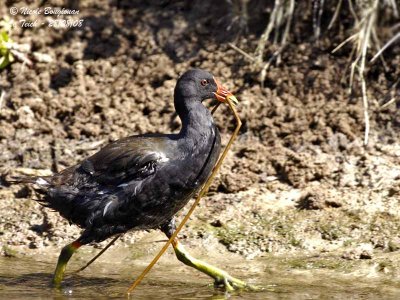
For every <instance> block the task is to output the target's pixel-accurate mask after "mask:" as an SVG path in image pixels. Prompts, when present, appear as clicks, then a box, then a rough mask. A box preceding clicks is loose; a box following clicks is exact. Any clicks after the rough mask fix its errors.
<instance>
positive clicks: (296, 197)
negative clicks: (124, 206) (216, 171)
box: [0, 1, 400, 274]
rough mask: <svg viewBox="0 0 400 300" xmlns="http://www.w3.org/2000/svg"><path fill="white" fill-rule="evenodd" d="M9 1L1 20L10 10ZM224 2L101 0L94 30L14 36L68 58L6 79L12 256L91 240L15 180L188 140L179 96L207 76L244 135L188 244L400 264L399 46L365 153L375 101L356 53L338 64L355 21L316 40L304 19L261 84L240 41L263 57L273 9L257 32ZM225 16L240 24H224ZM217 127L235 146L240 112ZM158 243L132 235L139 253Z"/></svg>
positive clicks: (6, 209) (3, 244)
mask: <svg viewBox="0 0 400 300" xmlns="http://www.w3.org/2000/svg"><path fill="white" fill-rule="evenodd" d="M56 2H57V1H55V2H54V6H55V5H57V4H56ZM51 3H52V1H49V5H50V4H51ZM10 5H11V4H10ZM10 5H8V6H4V7H2V8H0V14H1V15H8V14H9V12H8V8H9V6H10ZM18 5H19V4H18ZM30 5H32V6H35V5H36V6H37V5H39V4H38V3H36V2H35V3H31V4H30ZM71 5H73V4H71ZM75 5H78V4H76V3H75ZM213 5H214V4H213V3H212V2H208V1H202V2H201V3H198V4H197V3H194V4H185V3H183V2H165V3H164V2H163V4H160V5H153V6H150V5H147V4H143V3H142V2H139V1H133V2H124V1H122V2H120V1H111V2H108V1H103V2H101V3H99V2H91V1H87V2H85V4H84V5H83V4H82V6H80V7H79V9H80V11H81V12H80V15H79V17H80V18H83V19H84V20H85V22H84V26H83V27H82V28H75V29H57V30H56V29H51V30H50V29H49V28H47V27H38V28H35V29H29V30H27V29H25V30H23V29H21V28H20V27H18V26H17V27H16V28H15V31H14V33H13V36H12V37H13V39H14V41H15V42H17V43H27V44H30V45H31V46H32V48H33V49H34V50H35V51H38V52H42V53H46V54H48V55H50V56H51V57H52V59H53V60H52V62H51V63H46V62H35V63H34V65H33V66H32V67H27V66H23V65H22V64H21V63H20V62H15V63H13V64H12V65H10V67H9V68H7V69H6V70H4V71H2V72H1V73H0V87H1V89H2V90H4V91H5V92H6V97H5V99H4V102H3V105H2V107H1V108H0V153H1V155H0V166H1V172H0V173H1V177H0V199H1V201H0V209H1V211H2V214H1V222H0V249H2V250H1V253H2V254H3V255H17V256H19V255H33V254H34V253H46V251H50V249H51V251H53V250H54V247H61V245H64V244H66V243H67V242H69V241H71V240H73V239H74V238H76V237H77V236H78V234H79V231H80V230H79V228H77V227H75V226H74V225H72V226H70V225H69V224H68V223H67V222H66V221H64V220H62V219H61V218H60V217H59V216H58V214H57V213H55V212H51V211H49V210H47V209H45V208H42V207H40V205H38V204H37V203H36V202H34V201H33V200H32V199H33V198H34V197H35V195H34V194H33V193H32V190H31V189H29V188H27V187H23V186H11V187H10V186H8V184H7V182H6V180H5V176H6V175H7V174H9V173H10V172H15V171H13V170H14V169H15V168H21V167H23V168H28V169H46V170H52V171H55V170H61V169H63V168H65V167H67V166H69V165H71V164H74V163H76V162H78V161H80V160H81V159H83V158H84V157H86V156H88V155H90V154H91V153H93V152H95V151H97V150H98V149H99V148H100V147H101V146H103V145H105V144H106V143H108V142H109V141H112V140H115V139H117V138H120V137H124V136H127V135H131V134H140V133H145V132H171V131H176V130H178V128H179V120H178V119H177V118H176V116H175V115H174V109H173V105H172V95H173V88H174V85H175V82H176V79H177V77H178V76H179V74H181V73H182V72H183V71H184V70H187V69H188V68H192V67H199V68H204V69H207V70H209V71H211V72H212V73H213V74H214V75H215V76H217V77H218V78H219V79H220V80H221V81H222V82H224V83H226V85H227V87H228V88H229V89H231V90H232V91H233V92H235V94H236V95H237V97H238V99H240V101H241V105H240V115H241V117H242V120H243V123H244V125H243V128H242V130H241V132H240V136H239V138H238V140H237V142H236V143H235V145H234V147H233V151H232V152H231V153H230V155H229V157H228V160H227V163H226V164H225V165H224V166H223V168H222V170H221V172H220V175H219V176H218V178H217V179H216V180H215V182H214V184H213V186H212V188H211V190H210V193H209V195H208V197H207V198H205V199H204V200H203V201H202V203H201V205H200V207H199V208H198V210H197V211H196V213H195V215H194V216H193V218H192V220H191V221H190V223H189V224H188V226H187V228H186V229H185V230H184V231H183V232H182V238H183V239H185V241H186V243H188V244H189V245H191V246H193V247H201V245H204V241H207V239H210V240H213V241H215V242H216V243H217V244H218V245H220V246H221V248H220V249H223V250H221V251H230V252H234V253H239V254H241V255H242V256H243V257H244V258H247V259H252V258H257V257H267V256H269V255H277V254H278V255H280V254H285V255H287V254H291V255H298V256H299V257H301V256H304V255H320V254H321V253H324V254H325V253H329V254H332V255H334V256H335V257H338V258H340V260H341V261H343V262H344V264H346V263H347V262H351V261H353V260H360V259H366V260H371V261H375V260H377V259H378V258H377V257H381V255H384V256H383V257H384V258H383V259H382V261H383V263H385V262H390V261H391V260H392V257H395V256H391V255H386V254H388V253H389V254H392V253H394V254H393V255H395V254H398V251H399V249H400V235H399V232H400V231H399V227H400V215H399V211H400V209H399V200H400V141H399V139H400V136H399V134H398V132H399V127H400V125H399V124H400V122H399V118H400V110H399V109H398V106H397V107H396V104H393V105H391V106H389V107H388V108H386V109H384V110H380V109H379V106H380V105H381V104H383V103H384V102H385V99H386V98H385V95H387V94H388V93H389V91H390V88H391V86H392V84H393V83H394V82H395V80H396V78H398V77H399V73H400V70H399V68H398V65H399V62H400V49H399V47H393V48H391V49H390V50H388V52H387V54H386V55H387V56H386V58H387V59H386V63H387V70H386V71H385V70H384V69H383V67H381V66H379V65H376V66H374V68H375V69H376V70H373V71H372V72H370V73H368V74H369V75H368V78H367V80H368V95H369V98H370V100H371V101H370V115H371V134H370V142H369V145H368V147H364V146H363V144H362V140H363V134H364V133H363V130H364V119H363V107H362V101H361V97H360V95H358V94H357V93H355V94H353V95H349V94H348V93H347V89H346V87H347V81H346V80H347V78H346V76H345V75H344V74H346V73H345V72H344V70H345V69H346V68H347V65H348V54H349V51H350V50H351V49H346V48H345V49H343V50H342V51H340V52H339V53H338V54H335V55H332V54H331V50H332V47H333V46H336V45H337V44H338V43H340V42H341V41H343V40H344V39H345V37H346V35H345V33H347V32H348V31H349V28H347V27H346V23H343V24H341V25H338V26H342V27H341V32H342V34H341V35H336V34H333V33H326V34H325V35H324V36H323V37H322V38H321V40H320V42H319V43H315V42H314V41H313V40H311V39H310V38H307V37H306V36H305V29H307V28H309V26H310V24H309V22H307V21H306V17H307V16H304V20H302V19H300V20H299V21H298V22H299V24H301V26H298V28H296V29H295V30H294V31H293V36H292V37H291V43H290V45H289V46H288V47H287V48H286V49H285V51H284V52H283V54H282V63H281V64H280V65H279V66H277V67H272V68H271V69H270V70H269V72H268V74H267V77H266V80H265V82H264V88H261V86H260V82H259V76H258V72H256V70H254V68H253V67H252V66H251V65H250V64H249V63H248V62H247V61H246V60H245V58H244V57H243V56H242V55H241V54H239V53H238V52H236V51H235V50H233V49H232V48H231V47H229V45H228V43H229V42H234V43H236V44H237V45H239V46H240V47H241V48H243V49H244V50H245V51H248V52H251V51H254V49H255V45H256V43H257V41H258V37H259V34H260V33H261V31H262V30H263V29H264V27H265V25H266V20H265V14H264V13H262V14H256V15H257V18H256V19H254V20H253V21H251V22H250V23H249V28H248V30H249V31H248V33H247V34H242V33H240V32H241V30H240V26H239V25H238V24H237V23H235V22H234V20H235V18H234V17H235V15H234V11H233V10H232V7H231V6H229V5H228V4H227V3H225V2H221V3H219V4H217V5H218V6H219V7H218V8H219V9H215V7H214V6H213ZM217 11H226V14H227V15H226V18H220V17H218V18H217V17H215V16H214V15H213V13H215V12H217ZM210 12H212V13H210ZM14 18H15V19H16V20H18V19H21V18H22V16H20V15H17V16H15V17H14ZM37 18H38V19H39V20H40V19H43V18H45V17H44V16H37ZM232 24H233V25H232ZM229 25H232V26H229ZM228 27H229V30H227V31H224V32H221V28H223V29H224V28H225V29H226V28H228ZM216 120H217V123H218V124H219V125H220V130H221V132H222V136H223V142H224V143H226V141H227V140H228V138H229V134H230V132H231V131H232V129H233V118H232V117H231V116H230V115H229V114H228V110H227V109H226V108H224V109H221V110H220V111H219V112H218V113H217V115H216ZM146 234H147V233H145V232H140V233H128V234H126V235H125V236H124V238H123V239H124V241H125V242H126V243H127V244H134V243H135V241H137V240H140V239H141V238H143V237H144V236H145V235H146ZM10 253H11V254H10ZM379 263H380V260H379V262H378V264H379ZM382 270H383V271H382ZM382 270H381V271H382V274H383V273H385V272H386V271H385V270H386V269H385V268H382ZM388 270H389V271H388V272H392V271H390V268H388ZM393 272H395V271H394V268H393ZM377 274H379V272H377Z"/></svg>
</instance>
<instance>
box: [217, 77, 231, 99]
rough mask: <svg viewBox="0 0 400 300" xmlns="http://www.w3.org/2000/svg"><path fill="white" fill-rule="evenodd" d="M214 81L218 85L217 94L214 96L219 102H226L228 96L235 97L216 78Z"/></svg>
mask: <svg viewBox="0 0 400 300" xmlns="http://www.w3.org/2000/svg"><path fill="white" fill-rule="evenodd" d="M214 81H215V83H216V84H217V92H216V93H214V95H215V98H217V100H218V101H221V102H226V98H227V97H228V96H233V94H232V93H231V92H230V91H228V90H227V89H226V88H225V87H223V86H222V85H221V83H219V81H218V80H217V79H215V77H214Z"/></svg>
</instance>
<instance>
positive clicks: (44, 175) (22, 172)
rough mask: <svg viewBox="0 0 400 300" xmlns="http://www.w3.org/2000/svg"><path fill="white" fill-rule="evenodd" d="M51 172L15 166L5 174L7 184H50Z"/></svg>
mask: <svg viewBox="0 0 400 300" xmlns="http://www.w3.org/2000/svg"><path fill="white" fill-rule="evenodd" d="M50 178H51V172H50V171H48V170H33V169H26V168H17V169H15V170H12V172H10V173H8V174H6V175H5V178H4V179H5V182H6V183H7V184H27V183H28V184H36V185H38V186H47V185H49V184H50Z"/></svg>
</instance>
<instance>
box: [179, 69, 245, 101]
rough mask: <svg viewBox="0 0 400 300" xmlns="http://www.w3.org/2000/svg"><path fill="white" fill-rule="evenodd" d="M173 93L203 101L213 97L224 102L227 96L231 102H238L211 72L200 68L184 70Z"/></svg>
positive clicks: (184, 97)
mask: <svg viewBox="0 0 400 300" xmlns="http://www.w3.org/2000/svg"><path fill="white" fill-rule="evenodd" d="M175 94H176V95H179V97H182V98H183V99H195V100H198V101H203V100H206V99H212V98H214V99H217V100H218V101H220V102H224V103H226V102H227V97H228V96H229V98H230V100H231V101H232V102H233V104H235V105H236V104H237V103H238V101H237V99H236V97H235V96H233V94H232V93H231V92H230V91H228V90H227V89H226V88H225V87H223V86H222V85H221V84H220V83H219V82H218V81H217V80H216V79H215V77H214V76H213V75H212V74H211V73H209V72H207V71H204V70H201V69H193V70H189V71H187V72H185V73H184V74H183V75H182V76H181V77H180V78H179V80H178V83H177V85H176V87H175Z"/></svg>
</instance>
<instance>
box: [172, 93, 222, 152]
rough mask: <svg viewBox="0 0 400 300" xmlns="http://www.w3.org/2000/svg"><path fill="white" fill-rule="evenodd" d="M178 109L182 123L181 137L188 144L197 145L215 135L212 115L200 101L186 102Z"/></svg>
mask: <svg viewBox="0 0 400 300" xmlns="http://www.w3.org/2000/svg"><path fill="white" fill-rule="evenodd" d="M176 109H177V113H178V116H179V117H180V119H181V121H182V128H181V131H180V134H179V135H180V137H181V138H182V139H184V140H186V143H188V142H190V141H191V142H193V143H194V145H197V144H199V143H201V142H202V141H207V140H208V137H210V136H212V135H214V134H215V126H214V121H213V118H212V116H211V113H210V111H209V110H208V109H207V108H206V107H205V106H204V105H203V104H202V103H201V102H200V101H185V105H182V106H180V107H177V108H176Z"/></svg>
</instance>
